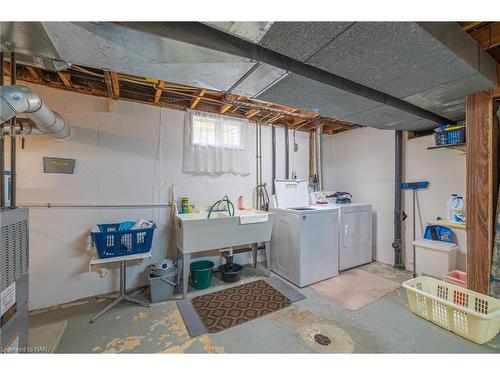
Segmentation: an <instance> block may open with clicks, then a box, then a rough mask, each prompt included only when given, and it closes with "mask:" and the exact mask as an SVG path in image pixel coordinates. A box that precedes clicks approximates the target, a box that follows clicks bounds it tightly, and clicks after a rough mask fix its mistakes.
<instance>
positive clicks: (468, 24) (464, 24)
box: [459, 21, 483, 31]
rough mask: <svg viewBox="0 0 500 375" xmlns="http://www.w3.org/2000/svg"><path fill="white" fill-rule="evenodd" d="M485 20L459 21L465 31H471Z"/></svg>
mask: <svg viewBox="0 0 500 375" xmlns="http://www.w3.org/2000/svg"><path fill="white" fill-rule="evenodd" d="M482 23H483V22H481V21H467V22H459V24H460V26H462V29H464V30H465V31H469V30H471V29H473V28H475V27H477V26H479V25H481V24H482Z"/></svg>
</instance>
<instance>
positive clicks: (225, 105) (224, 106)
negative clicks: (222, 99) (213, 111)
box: [219, 104, 232, 114]
mask: <svg viewBox="0 0 500 375" xmlns="http://www.w3.org/2000/svg"><path fill="white" fill-rule="evenodd" d="M231 107H232V105H231V104H223V105H221V106H220V109H219V113H220V114H224V113H226V112H227V111H228V110H229V108H231Z"/></svg>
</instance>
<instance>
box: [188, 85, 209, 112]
mask: <svg viewBox="0 0 500 375" xmlns="http://www.w3.org/2000/svg"><path fill="white" fill-rule="evenodd" d="M206 92H207V90H205V89H201V90H200V91H199V92H198V96H196V98H194V99H193V101H192V102H191V107H190V108H191V109H195V108H196V106H197V105H198V103H199V102H200V100H201V98H202V97H203V95H205V93H206Z"/></svg>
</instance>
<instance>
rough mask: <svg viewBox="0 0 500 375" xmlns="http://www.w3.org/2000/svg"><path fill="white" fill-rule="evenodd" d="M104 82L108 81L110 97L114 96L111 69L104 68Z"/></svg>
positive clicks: (107, 86)
mask: <svg viewBox="0 0 500 375" xmlns="http://www.w3.org/2000/svg"><path fill="white" fill-rule="evenodd" d="M104 82H105V83H106V88H107V89H108V97H109V98H114V97H115V94H114V93H113V84H112V83H111V73H110V71H109V70H104Z"/></svg>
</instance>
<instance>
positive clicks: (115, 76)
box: [111, 72, 120, 96]
mask: <svg viewBox="0 0 500 375" xmlns="http://www.w3.org/2000/svg"><path fill="white" fill-rule="evenodd" d="M111 83H112V87H113V94H114V96H120V82H119V80H118V74H117V73H116V72H111Z"/></svg>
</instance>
